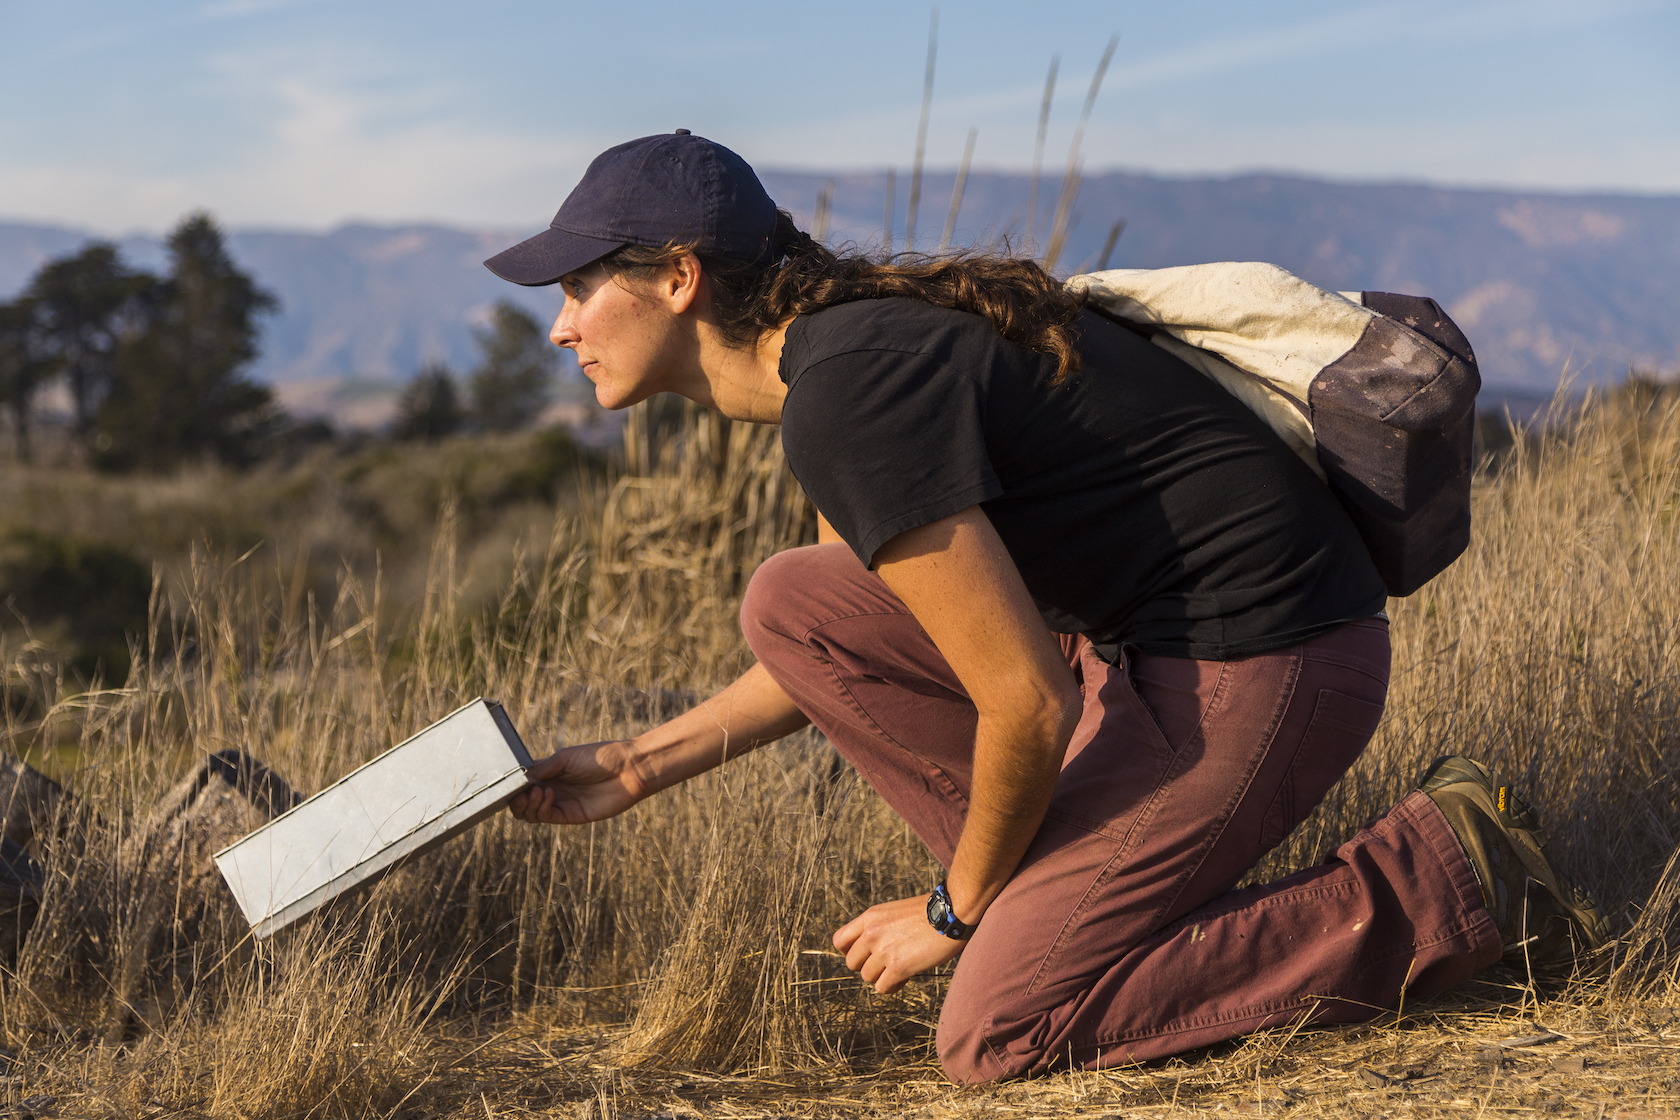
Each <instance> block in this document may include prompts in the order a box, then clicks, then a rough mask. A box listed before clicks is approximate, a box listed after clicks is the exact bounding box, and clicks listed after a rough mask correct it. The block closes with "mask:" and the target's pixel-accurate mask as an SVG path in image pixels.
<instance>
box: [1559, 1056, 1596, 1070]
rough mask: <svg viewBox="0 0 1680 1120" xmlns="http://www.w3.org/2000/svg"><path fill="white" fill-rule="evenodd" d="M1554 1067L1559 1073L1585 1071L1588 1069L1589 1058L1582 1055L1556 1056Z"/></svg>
mask: <svg viewBox="0 0 1680 1120" xmlns="http://www.w3.org/2000/svg"><path fill="white" fill-rule="evenodd" d="M1552 1068H1553V1069H1555V1070H1557V1071H1558V1072H1559V1073H1585V1072H1586V1071H1587V1060H1586V1059H1585V1058H1581V1057H1575V1058H1555V1059H1553V1061H1552Z"/></svg>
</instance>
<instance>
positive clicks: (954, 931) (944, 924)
mask: <svg viewBox="0 0 1680 1120" xmlns="http://www.w3.org/2000/svg"><path fill="white" fill-rule="evenodd" d="M927 918H928V925H930V926H932V927H933V928H934V932H936V933H942V934H944V935H945V936H946V937H949V938H950V939H951V940H952V941H967V940H968V935H969V934H971V933H973V932H974V927H973V926H971V925H967V924H965V923H964V922H963V921H962V920H961V919H960V918H958V917H957V913H956V910H955V908H953V907H952V905H951V892H949V891H947V890H946V889H945V880H943V879H941V880H939V885H938V886H937V887H934V888H933V893H932V894H930V895H928V904H927Z"/></svg>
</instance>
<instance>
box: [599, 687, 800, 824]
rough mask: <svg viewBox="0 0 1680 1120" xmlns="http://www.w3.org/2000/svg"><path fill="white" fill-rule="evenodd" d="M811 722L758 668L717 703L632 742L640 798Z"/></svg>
mask: <svg viewBox="0 0 1680 1120" xmlns="http://www.w3.org/2000/svg"><path fill="white" fill-rule="evenodd" d="M810 722H811V721H810V720H808V719H806V718H805V713H803V712H801V711H800V710H799V708H798V706H797V705H795V704H794V702H793V701H792V700H791V699H789V697H788V694H787V693H785V692H783V691H782V688H781V686H780V685H778V684H777V683H776V682H775V681H773V680H771V679H770V674H769V673H766V672H765V671H764V667H763V666H762V665H754V666H753V667H752V668H750V669H748V670H747V671H746V672H745V673H742V674H741V676H740V677H738V678H737V679H736V680H735V682H734V683H733V684H731V685H729V686H728V687H727V688H725V689H723V691H721V692H719V693H718V694H717V695H715V696H713V697H712V698H711V699H709V700H703V701H701V702H700V703H699V704H698V705H696V706H695V707H693V708H691V709H689V710H688V711H686V712H684V713H683V714H682V715H680V716H677V717H676V718H675V719H672V720H669V721H667V722H665V723H662V724H660V725H659V726H658V727H655V728H653V729H652V730H650V731H647V732H645V733H643V734H641V735H638V736H636V737H635V738H634V739H632V740H630V743H629V746H628V752H629V759H628V762H629V765H630V767H631V770H632V772H633V773H634V774H635V777H636V782H637V785H638V787H639V789H638V792H639V794H640V796H641V797H647V796H649V795H651V794H654V793H657V792H659V791H660V790H662V789H666V788H667V787H670V786H674V785H677V784H678V783H680V782H684V781H687V780H688V779H689V778H692V777H694V776H695V775H696V774H701V773H704V772H705V771H707V770H710V769H712V768H713V767H714V766H718V765H720V764H721V763H723V762H725V761H727V760H728V759H731V758H735V757H736V756H738V755H742V754H745V753H747V752H748V751H750V750H753V749H755V748H757V747H761V746H763V745H764V744H765V743H769V742H773V741H774V740H776V739H780V738H782V737H783V736H784V735H790V734H792V733H793V732H795V731H798V730H799V729H800V728H801V727H804V726H805V725H806V724H808V723H810Z"/></svg>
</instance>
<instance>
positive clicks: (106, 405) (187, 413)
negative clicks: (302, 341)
mask: <svg viewBox="0 0 1680 1120" xmlns="http://www.w3.org/2000/svg"><path fill="white" fill-rule="evenodd" d="M169 258H170V270H169V276H168V278H167V279H166V280H164V281H163V282H162V283H160V284H157V285H156V286H155V288H154V290H153V291H152V292H150V293H148V296H149V298H147V299H146V300H145V304H144V310H145V324H144V327H143V329H142V330H140V331H139V332H137V333H136V334H135V335H134V336H133V337H131V338H128V339H126V340H124V342H123V343H122V345H121V346H119V348H118V352H117V361H116V364H115V369H114V376H113V377H112V380H111V386H110V390H109V392H107V393H106V395H105V398H104V400H103V401H102V402H101V404H100V407H99V412H98V414H97V417H96V420H95V424H94V426H95V428H96V430H97V435H96V437H95V441H94V463H95V465H96V466H98V467H100V468H101V469H103V470H133V469H137V468H140V469H149V470H158V469H163V468H167V467H170V466H173V465H175V464H177V463H179V462H182V461H183V460H187V459H192V458H198V457H201V456H205V455H214V456H215V457H217V458H219V459H221V460H222V461H223V462H226V463H231V464H234V465H246V464H248V463H250V462H251V461H253V460H254V459H255V458H256V457H257V454H258V451H259V449H260V447H261V444H262V442H263V440H264V439H265V438H266V437H267V436H268V435H270V434H271V433H272V432H273V431H274V430H275V429H276V428H277V427H278V426H279V425H280V423H281V422H282V420H283V417H282V414H281V413H280V411H279V409H278V408H277V407H276V406H275V404H274V394H273V392H272V391H271V390H270V389H269V388H268V387H267V386H266V385H261V384H258V383H257V382H254V381H251V380H249V379H247V378H246V377H244V376H242V375H241V372H240V371H241V370H242V369H243V368H244V367H245V366H246V365H248V364H249V363H250V362H251V360H252V359H254V358H255V357H256V356H257V323H256V320H257V317H258V316H259V315H262V314H264V313H267V312H270V311H273V310H274V309H275V308H276V307H277V306H278V304H277V303H276V301H275V299H274V297H273V296H272V295H270V294H269V293H267V292H265V291H263V290H262V289H261V288H259V287H257V284H256V281H255V280H253V279H252V278H251V277H250V276H249V275H247V274H246V273H244V272H242V271H241V270H240V269H239V267H238V266H237V265H236V264H234V262H233V258H231V257H230V256H229V255H228V252H227V248H226V246H225V245H224V244H223V242H222V232H221V230H220V229H219V228H217V226H216V223H215V222H214V221H213V220H212V219H211V218H210V216H209V215H208V214H205V213H202V212H200V213H196V214H192V215H189V216H188V217H186V218H184V219H183V220H182V221H181V223H180V224H179V225H177V226H176V227H175V229H174V230H173V231H172V232H171V233H170V235H169Z"/></svg>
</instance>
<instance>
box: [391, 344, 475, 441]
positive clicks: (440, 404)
mask: <svg viewBox="0 0 1680 1120" xmlns="http://www.w3.org/2000/svg"><path fill="white" fill-rule="evenodd" d="M465 421H466V414H465V413H464V412H463V411H462V410H461V401H460V397H459V395H458V394H457V393H456V392H455V378H454V377H452V376H450V373H449V367H448V366H446V365H444V364H443V363H441V362H434V363H432V364H431V365H428V366H425V367H423V368H422V369H421V370H420V372H419V373H416V374H415V375H414V380H412V381H410V382H409V383H408V387H407V388H406V389H404V390H403V394H402V396H401V397H400V398H398V400H397V419H396V421H395V422H394V423H393V424H392V425H391V434H392V435H393V436H395V437H396V438H397V439H424V440H435V439H441V438H442V437H444V436H447V435H450V434H451V433H453V432H456V431H459V430H460V428H461V425H462V424H463V423H464V422H465Z"/></svg>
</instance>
